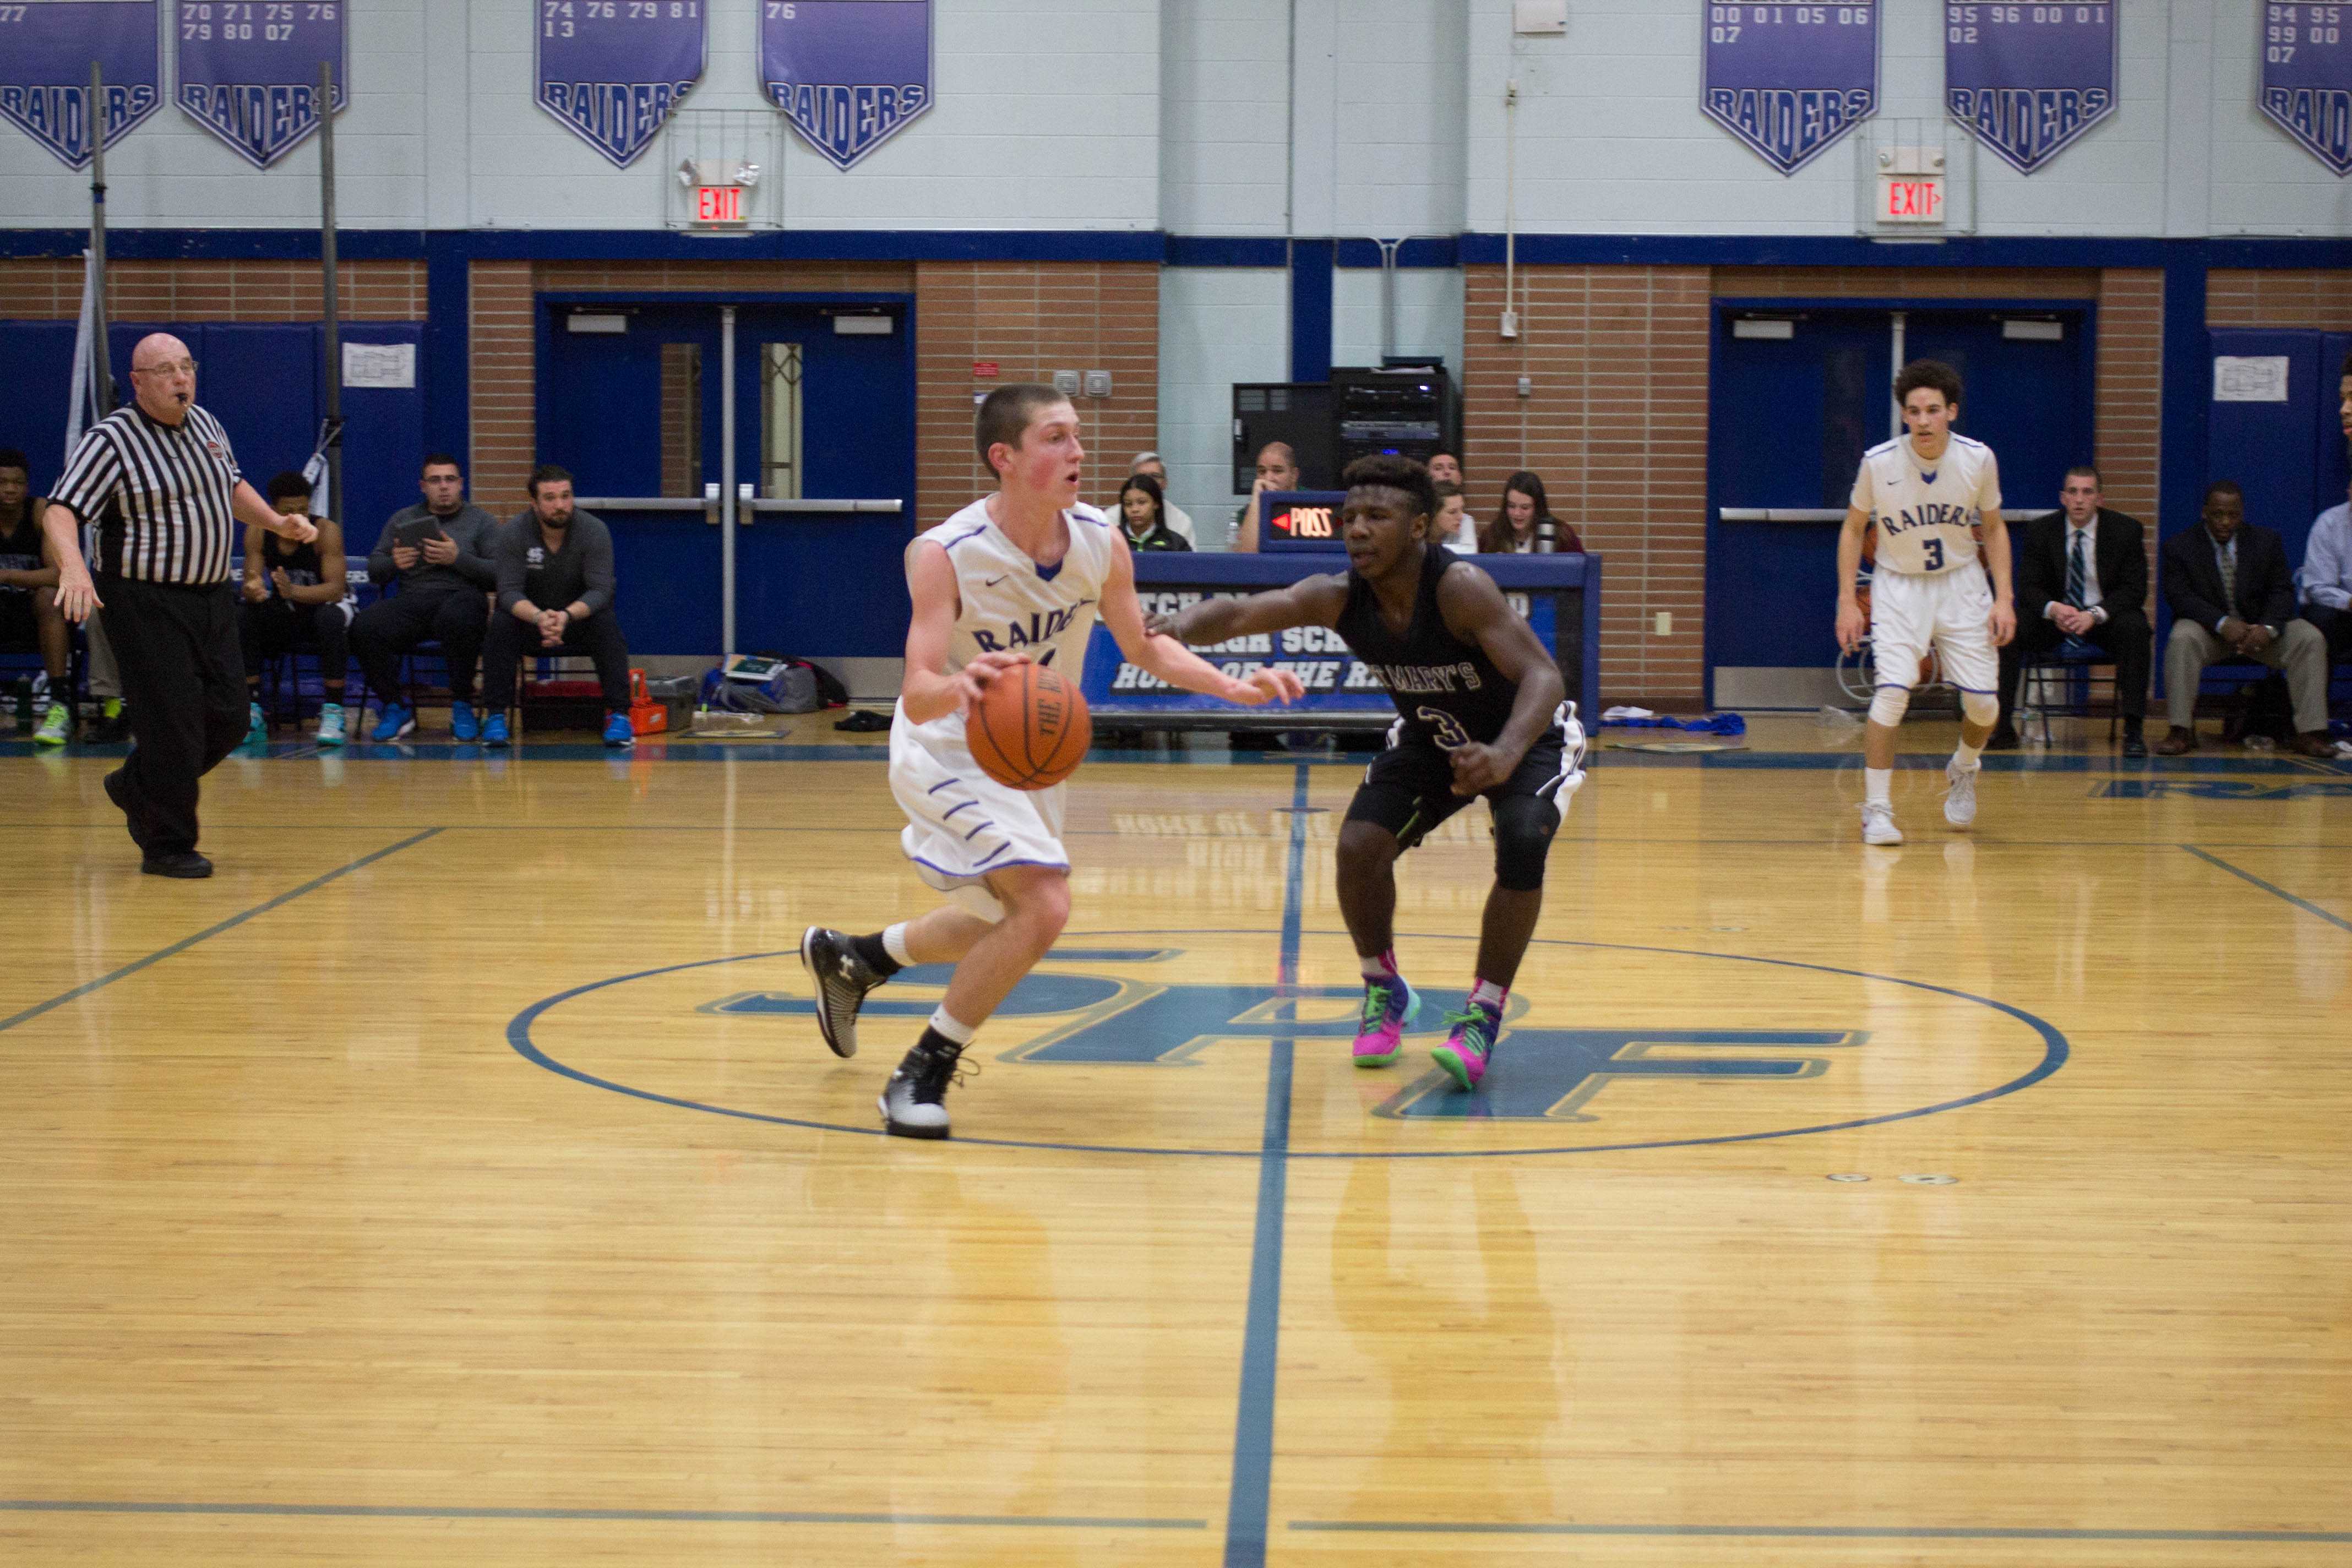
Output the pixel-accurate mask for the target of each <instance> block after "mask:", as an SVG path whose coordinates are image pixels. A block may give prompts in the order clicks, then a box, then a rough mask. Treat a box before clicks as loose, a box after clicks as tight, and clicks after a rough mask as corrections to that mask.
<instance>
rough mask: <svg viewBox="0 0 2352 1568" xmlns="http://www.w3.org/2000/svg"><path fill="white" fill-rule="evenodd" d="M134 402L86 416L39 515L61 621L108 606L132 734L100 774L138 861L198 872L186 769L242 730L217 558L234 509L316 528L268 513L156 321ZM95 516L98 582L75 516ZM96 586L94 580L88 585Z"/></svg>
mask: <svg viewBox="0 0 2352 1568" xmlns="http://www.w3.org/2000/svg"><path fill="white" fill-rule="evenodd" d="M131 394H132V402H131V405H129V406H127V407H123V408H118V409H116V410H115V411H114V412H113V413H112V414H110V415H108V416H106V417H105V418H103V419H101V420H100V421H99V422H98V423H97V424H95V425H93V426H90V427H89V430H87V431H85V432H84V433H83V435H82V438H81V442H80V444H79V445H78V446H77V447H74V450H73V457H72V458H71V459H70V460H68V462H67V464H66V472H65V477H64V478H63V479H59V480H58V483H57V487H56V489H54V490H52V491H51V492H50V495H49V505H48V510H47V511H46V512H44V513H43V514H42V517H41V527H42V530H43V531H45V532H46V533H47V535H48V541H49V548H50V549H51V550H52V551H54V552H56V557H57V561H58V608H59V609H61V610H63V611H64V612H65V613H66V616H67V618H68V619H69V620H73V621H77V622H79V621H81V620H84V619H86V618H88V616H89V612H90V610H91V608H92V607H93V606H98V607H102V608H104V609H105V611H106V629H107V634H108V636H109V637H110V638H111V639H112V640H113V643H114V654H115V661H116V662H117V663H118V664H119V665H121V670H122V695H123V697H124V698H125V699H126V706H127V708H128V710H129V712H130V718H131V740H132V741H133V742H135V744H134V745H133V747H132V749H131V756H130V758H129V760H128V761H126V762H125V763H123V764H122V766H121V768H120V769H119V770H118V771H116V772H114V773H109V774H107V775H106V794H107V798H108V799H110V800H111V801H113V802H114V804H115V805H118V806H120V807H121V808H122V815H123V816H125V817H127V818H128V819H129V821H130V826H131V841H132V842H133V843H135V844H137V845H138V846H139V848H140V851H141V853H142V855H143V856H144V857H145V858H144V859H143V861H142V864H141V866H140V869H141V870H142V871H145V872H148V873H150V874H151V875H153V876H158V877H209V876H211V875H212V874H213V863H212V862H211V861H209V860H207V859H205V858H204V857H203V856H202V855H199V854H197V853H196V833H197V828H196V781H197V780H198V779H201V778H202V777H204V775H205V774H206V773H210V772H211V771H212V770H213V768H214V767H215V765H216V764H217V763H219V762H220V760H221V759H222V758H223V757H226V756H227V755H228V754H229V752H231V751H233V750H235V749H236V744H237V742H239V741H241V740H243V739H244V738H245V730H246V698H245V661H244V658H243V656H242V655H241V653H240V652H239V651H238V648H237V641H236V604H237V591H236V584H235V583H234V581H233V579H232V578H231V576H230V571H229V563H230V557H231V554H232V553H233V546H234V545H235V543H236V525H237V523H238V522H240V521H242V522H247V523H251V524H252V525H253V526H254V527H256V528H266V529H268V531H270V532H272V533H275V534H278V536H279V537H281V538H285V539H290V540H294V541H296V542H304V541H308V540H311V539H315V538H317V537H318V532H319V531H318V530H317V529H316V528H314V527H312V526H311V524H310V520H309V519H308V518H302V517H285V516H280V515H279V514H278V512H277V511H276V510H272V509H271V507H270V505H269V503H268V502H267V501H265V500H262V499H261V495H260V492H258V491H257V490H256V489H254V488H253V487H252V486H251V485H249V484H247V483H246V482H245V479H243V477H242V476H240V475H239V474H238V472H237V468H236V456H235V455H234V454H233V453H231V452H230V450H229V445H228V434H227V432H226V431H224V430H223V429H222V428H221V427H220V422H219V421H218V420H216V419H215V418H214V417H213V416H211V415H209V414H207V413H205V411H204V410H203V409H201V408H199V407H197V406H196V362H195V361H194V359H193V358H192V357H190V355H189V353H188V345H187V344H185V343H184V342H181V341H180V340H179V339H177V338H175V337H173V336H172V335H171V334H170V333H168V332H156V333H153V334H152V335H151V336H148V337H145V338H142V339H141V340H140V341H139V346H138V347H137V348H135V349H133V350H131ZM82 521H89V522H94V523H96V524H97V526H98V553H99V559H98V574H97V575H98V583H97V584H93V583H92V582H91V581H90V571H89V566H88V565H87V564H85V563H84V562H83V560H82V554H81V541H80V538H79V523H80V522H82ZM99 584H103V585H104V590H105V591H104V595H103V596H101V595H100V589H99Z"/></svg>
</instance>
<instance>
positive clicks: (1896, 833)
mask: <svg viewBox="0 0 2352 1568" xmlns="http://www.w3.org/2000/svg"><path fill="white" fill-rule="evenodd" d="M1862 841H1863V842H1864V844H1900V843H1902V842H1903V830H1902V829H1901V828H1899V827H1897V826H1895V808H1894V807H1893V806H1891V805H1879V804H1878V803H1877V802H1876V801H1870V800H1866V801H1864V802H1863V803H1862Z"/></svg>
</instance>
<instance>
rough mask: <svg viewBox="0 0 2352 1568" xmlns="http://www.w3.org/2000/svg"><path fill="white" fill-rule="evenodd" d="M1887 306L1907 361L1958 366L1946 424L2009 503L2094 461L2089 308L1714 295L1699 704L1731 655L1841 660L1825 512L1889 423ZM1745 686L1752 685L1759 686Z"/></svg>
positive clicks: (1830, 526)
mask: <svg viewBox="0 0 2352 1568" xmlns="http://www.w3.org/2000/svg"><path fill="white" fill-rule="evenodd" d="M1896 310H1901V311H1902V315H1903V323H1902V327H1903V331H1902V336H1903V353H1904V357H1905V358H1906V360H1916V359H1935V360H1941V361H1943V362H1944V363H1947V364H1949V365H1951V366H1952V367H1953V368H1954V369H1955V370H1957V371H1958V372H1959V374H1960V378H1961V382H1962V384H1963V385H1964V387H1965V388H1966V390H1965V392H1964V394H1963V395H1962V398H1961V403H1960V417H1959V420H1958V424H1957V425H1956V426H1954V427H1955V428H1956V429H1958V431H1959V432H1960V433H1962V434H1964V435H1968V436H1972V437H1976V438H1977V439H1978V440H1980V441H1983V442H1985V443H1987V444H1988V445H1990V447H1992V449H1993V452H1994V454H1995V455H1996V456H1997V457H1998V458H2000V482H2001V496H2002V500H2003V502H2004V505H2003V509H2002V510H2003V511H2004V513H2005V514H2006V515H2007V516H2008V517H2011V518H2018V517H2024V516H2031V515H2033V514H2035V513H2038V512H2045V511H2050V510H2053V509H2055V508H2056V506H2057V504H2058V492H2059V489H2060V488H2061V486H2062V484H2063V481H2064V478H2065V472H2066V469H2067V468H2070V467H2072V466H2073V465H2074V464H2076V463H2086V462H2089V461H2091V460H2092V452H2093V444H2092V437H2093V428H2092V415H2093V398H2094V386H2093V366H2094V358H2093V343H2092V332H2093V331H2094V329H2095V321H2094V320H2093V312H2092V310H2091V309H2090V308H2089V307H2088V306H2087V305H2084V306H2079V307H2074V308H2064V307H2056V308H2053V307H2049V306H2043V305H2034V306H2031V307H2021V308H2018V309H2015V310H1997V309H1990V308H1987V307H1984V306H1971V307H1969V308H1966V309H1953V308H1943V307H1929V308H1926V309H1921V308H1916V307H1910V306H1886V307H1877V308H1869V309H1864V308H1856V307H1843V306H1837V305H1831V306H1827V307H1823V308H1814V307H1812V306H1811V305H1793V304H1788V303H1783V302H1780V301H1755V302H1751V303H1745V304H1742V303H1734V302H1718V304H1717V310H1716V320H1715V329H1714V330H1715V342H1714V352H1713V361H1714V368H1713V376H1712V384H1711V395H1710V400H1709V426H1708V437H1707V447H1708V453H1707V468H1708V474H1707V483H1708V490H1709V494H1710V515H1709V518H1708V523H1707V552H1706V587H1707V593H1706V606H1707V607H1706V663H1707V674H1708V683H1709V697H1710V700H1717V701H1720V700H1724V698H1723V697H1722V696H1719V695H1717V690H1716V689H1717V685H1718V672H1719V671H1721V670H1724V669H1726V668H1739V669H1742V670H1746V669H1758V668H1760V669H1774V670H1790V669H1806V668H1811V669H1826V668H1830V667H1832V666H1834V665H1835V664H1836V662H1837V658H1838V648H1837V637H1836V633H1835V610H1836V607H1837V536H1838V521H1837V520H1838V519H1842V518H1843V515H1844V512H1845V508H1846V503H1847V500H1848V498H1849V497H1850V495H1851V494H1852V491H1853V478H1854V472H1855V469H1856V468H1857V467H1858V466H1859V465H1860V463H1861V461H1862V455H1863V453H1864V452H1865V451H1867V450H1868V449H1869V448H1870V447H1874V446H1876V445H1877V444H1878V443H1880V442H1882V441H1885V440H1886V439H1888V438H1889V437H1891V436H1893V435H1894V434H1895V433H1896V431H1897V430H1898V429H1899V426H1898V425H1897V423H1896V420H1895V399H1894V392H1893V388H1894V380H1895V370H1896V368H1897V366H1896V365H1895V312H1896ZM1743 322H1745V323H1748V325H1746V326H1745V327H1743V326H1742V324H1741V323H1743ZM1783 322H1785V323H1786V327H1785V329H1784V328H1783V327H1782V326H1781V325H1780V323H1783ZM2012 322H2013V323H2015V324H2011V323H2012ZM1766 323H1770V324H1769V325H1767V324H1766ZM1727 509H1728V510H1734V511H1742V510H1766V509H1769V510H1776V511H1781V512H1804V511H1808V510H1811V511H1813V512H1816V513H1819V514H1821V515H1819V516H1818V517H1816V518H1814V519H1812V520H1811V521H1802V520H1782V521H1737V520H1727V519H1726V518H1725V516H1724V512H1725V511H1726V510H1727ZM1831 513H1835V514H1836V516H1835V517H1834V518H1832V516H1830V515H1829V514H1831ZM1739 684H1740V685H1741V686H1742V687H1743V688H1745V689H1749V690H1754V689H1759V685H1760V684H1761V683H1759V682H1757V681H1753V680H1743V681H1742V682H1740V683H1739ZM1789 689H1790V690H1791V691H1792V692H1793V691H1794V689H1795V688H1794V687H1793V686H1790V688H1789Z"/></svg>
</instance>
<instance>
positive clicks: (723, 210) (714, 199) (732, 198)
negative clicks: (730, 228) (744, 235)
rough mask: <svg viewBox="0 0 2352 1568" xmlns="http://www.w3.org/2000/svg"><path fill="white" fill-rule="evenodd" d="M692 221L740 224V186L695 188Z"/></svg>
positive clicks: (741, 218) (741, 197)
mask: <svg viewBox="0 0 2352 1568" xmlns="http://www.w3.org/2000/svg"><path fill="white" fill-rule="evenodd" d="M694 221H695V222H697V223H741V222H742V221H743V187H742V186H740V185H697V186H695V187H694Z"/></svg>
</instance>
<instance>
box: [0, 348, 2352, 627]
mask: <svg viewBox="0 0 2352 1568" xmlns="http://www.w3.org/2000/svg"><path fill="white" fill-rule="evenodd" d="M2346 381H2347V385H2352V376H2347V378H2346ZM2345 410H2346V414H2347V417H2352V395H2347V397H2346V399H2345ZM0 478H5V476H0ZM2294 585H2295V588H2296V590H2297V591H2298V592H2299V593H2301V595H2303V618H2304V619H2305V620H2306V621H2309V622H2310V623H2311V624H2312V625H2313V626H2315V627H2316V628H2318V631H2319V635H2320V636H2322V637H2326V639H2327V657H2328V659H2329V661H2330V662H2333V661H2335V660H2336V659H2342V658H2352V504H2345V505H2338V506H2331V507H2329V508H2328V509H2327V510H2326V511H2323V512H2321V513H2320V514H2319V521H2316V522H2315V523H2313V524H2312V525H2311V540H2310V542H2309V543H2307V544H2305V546H2304V552H2303V570H2302V571H2300V572H2298V573H2296V574H2295V575H2294Z"/></svg>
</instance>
